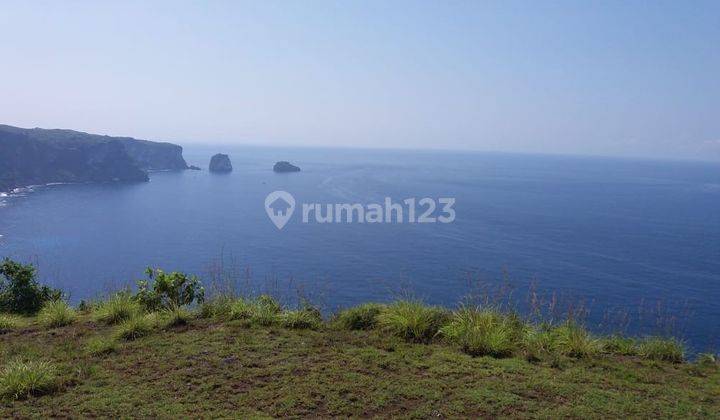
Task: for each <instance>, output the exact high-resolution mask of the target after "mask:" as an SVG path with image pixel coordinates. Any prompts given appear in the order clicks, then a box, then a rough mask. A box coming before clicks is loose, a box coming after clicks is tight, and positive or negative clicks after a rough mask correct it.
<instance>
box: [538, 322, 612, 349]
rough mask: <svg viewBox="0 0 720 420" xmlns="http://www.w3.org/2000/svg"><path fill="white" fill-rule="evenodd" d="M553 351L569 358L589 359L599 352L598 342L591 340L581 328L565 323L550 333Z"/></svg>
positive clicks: (599, 345)
mask: <svg viewBox="0 0 720 420" xmlns="http://www.w3.org/2000/svg"><path fill="white" fill-rule="evenodd" d="M550 334H551V336H552V343H553V344H552V345H553V349H554V350H555V352H556V353H557V354H560V355H564V356H570V357H590V356H594V355H596V354H598V353H599V352H600V350H601V343H600V341H599V340H597V339H595V338H593V337H592V336H591V335H590V333H589V332H588V331H587V330H586V329H584V328H583V327H582V326H580V325H578V324H576V323H574V322H570V321H568V322H566V323H564V324H563V325H560V326H558V327H556V328H554V329H553V330H552V331H551V332H550Z"/></svg>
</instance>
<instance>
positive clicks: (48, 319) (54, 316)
mask: <svg viewBox="0 0 720 420" xmlns="http://www.w3.org/2000/svg"><path fill="white" fill-rule="evenodd" d="M76 319H77V313H76V312H75V310H74V309H73V308H71V307H70V305H68V304H67V302H65V301H62V300H57V301H51V302H47V303H46V304H45V305H43V307H42V308H41V309H40V312H38V315H37V320H38V323H40V325H42V326H44V327H45V328H59V327H64V326H66V325H70V324H72V323H73V322H75V320H76Z"/></svg>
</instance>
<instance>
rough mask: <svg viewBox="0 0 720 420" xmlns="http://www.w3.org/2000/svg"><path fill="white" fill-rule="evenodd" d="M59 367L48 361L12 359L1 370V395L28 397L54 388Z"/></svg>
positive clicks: (16, 397) (19, 397) (17, 397)
mask: <svg viewBox="0 0 720 420" xmlns="http://www.w3.org/2000/svg"><path fill="white" fill-rule="evenodd" d="M56 381H57V369H56V368H55V366H54V365H53V364H52V363H50V362H46V361H34V362H32V361H31V362H23V361H20V360H15V361H11V362H10V363H8V364H7V365H5V367H4V368H3V369H2V371H0V395H3V396H5V397H10V398H12V399H16V400H17V399H23V398H28V397H30V396H32V395H40V394H44V393H47V392H50V391H51V390H53V389H54V388H55V386H56Z"/></svg>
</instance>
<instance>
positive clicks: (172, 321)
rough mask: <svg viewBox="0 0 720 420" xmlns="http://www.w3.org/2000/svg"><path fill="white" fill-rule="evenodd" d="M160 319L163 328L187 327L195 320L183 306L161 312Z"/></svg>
mask: <svg viewBox="0 0 720 420" xmlns="http://www.w3.org/2000/svg"><path fill="white" fill-rule="evenodd" d="M160 317H161V319H162V322H163V324H164V325H163V326H164V327H165V328H169V327H179V326H183V325H188V324H190V322H191V321H192V320H193V319H194V318H195V316H194V315H193V313H192V312H190V311H189V310H188V309H187V308H185V307H183V306H176V307H173V308H170V309H166V310H164V311H162V313H161V314H160Z"/></svg>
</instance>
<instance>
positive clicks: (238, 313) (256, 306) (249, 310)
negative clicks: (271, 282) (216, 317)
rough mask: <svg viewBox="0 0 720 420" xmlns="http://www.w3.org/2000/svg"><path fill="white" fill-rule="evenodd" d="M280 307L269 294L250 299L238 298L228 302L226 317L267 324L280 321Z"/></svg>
mask: <svg viewBox="0 0 720 420" xmlns="http://www.w3.org/2000/svg"><path fill="white" fill-rule="evenodd" d="M281 311H282V307H281V306H280V304H279V303H278V302H277V301H276V300H275V299H273V298H272V297H270V296H267V295H262V296H260V297H258V298H257V299H254V300H250V299H244V298H240V299H237V300H235V301H234V302H232V304H230V310H229V314H228V318H229V319H231V320H248V321H250V322H252V323H254V324H258V325H263V326H269V325H274V324H276V323H278V322H279V321H280V312H281Z"/></svg>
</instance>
